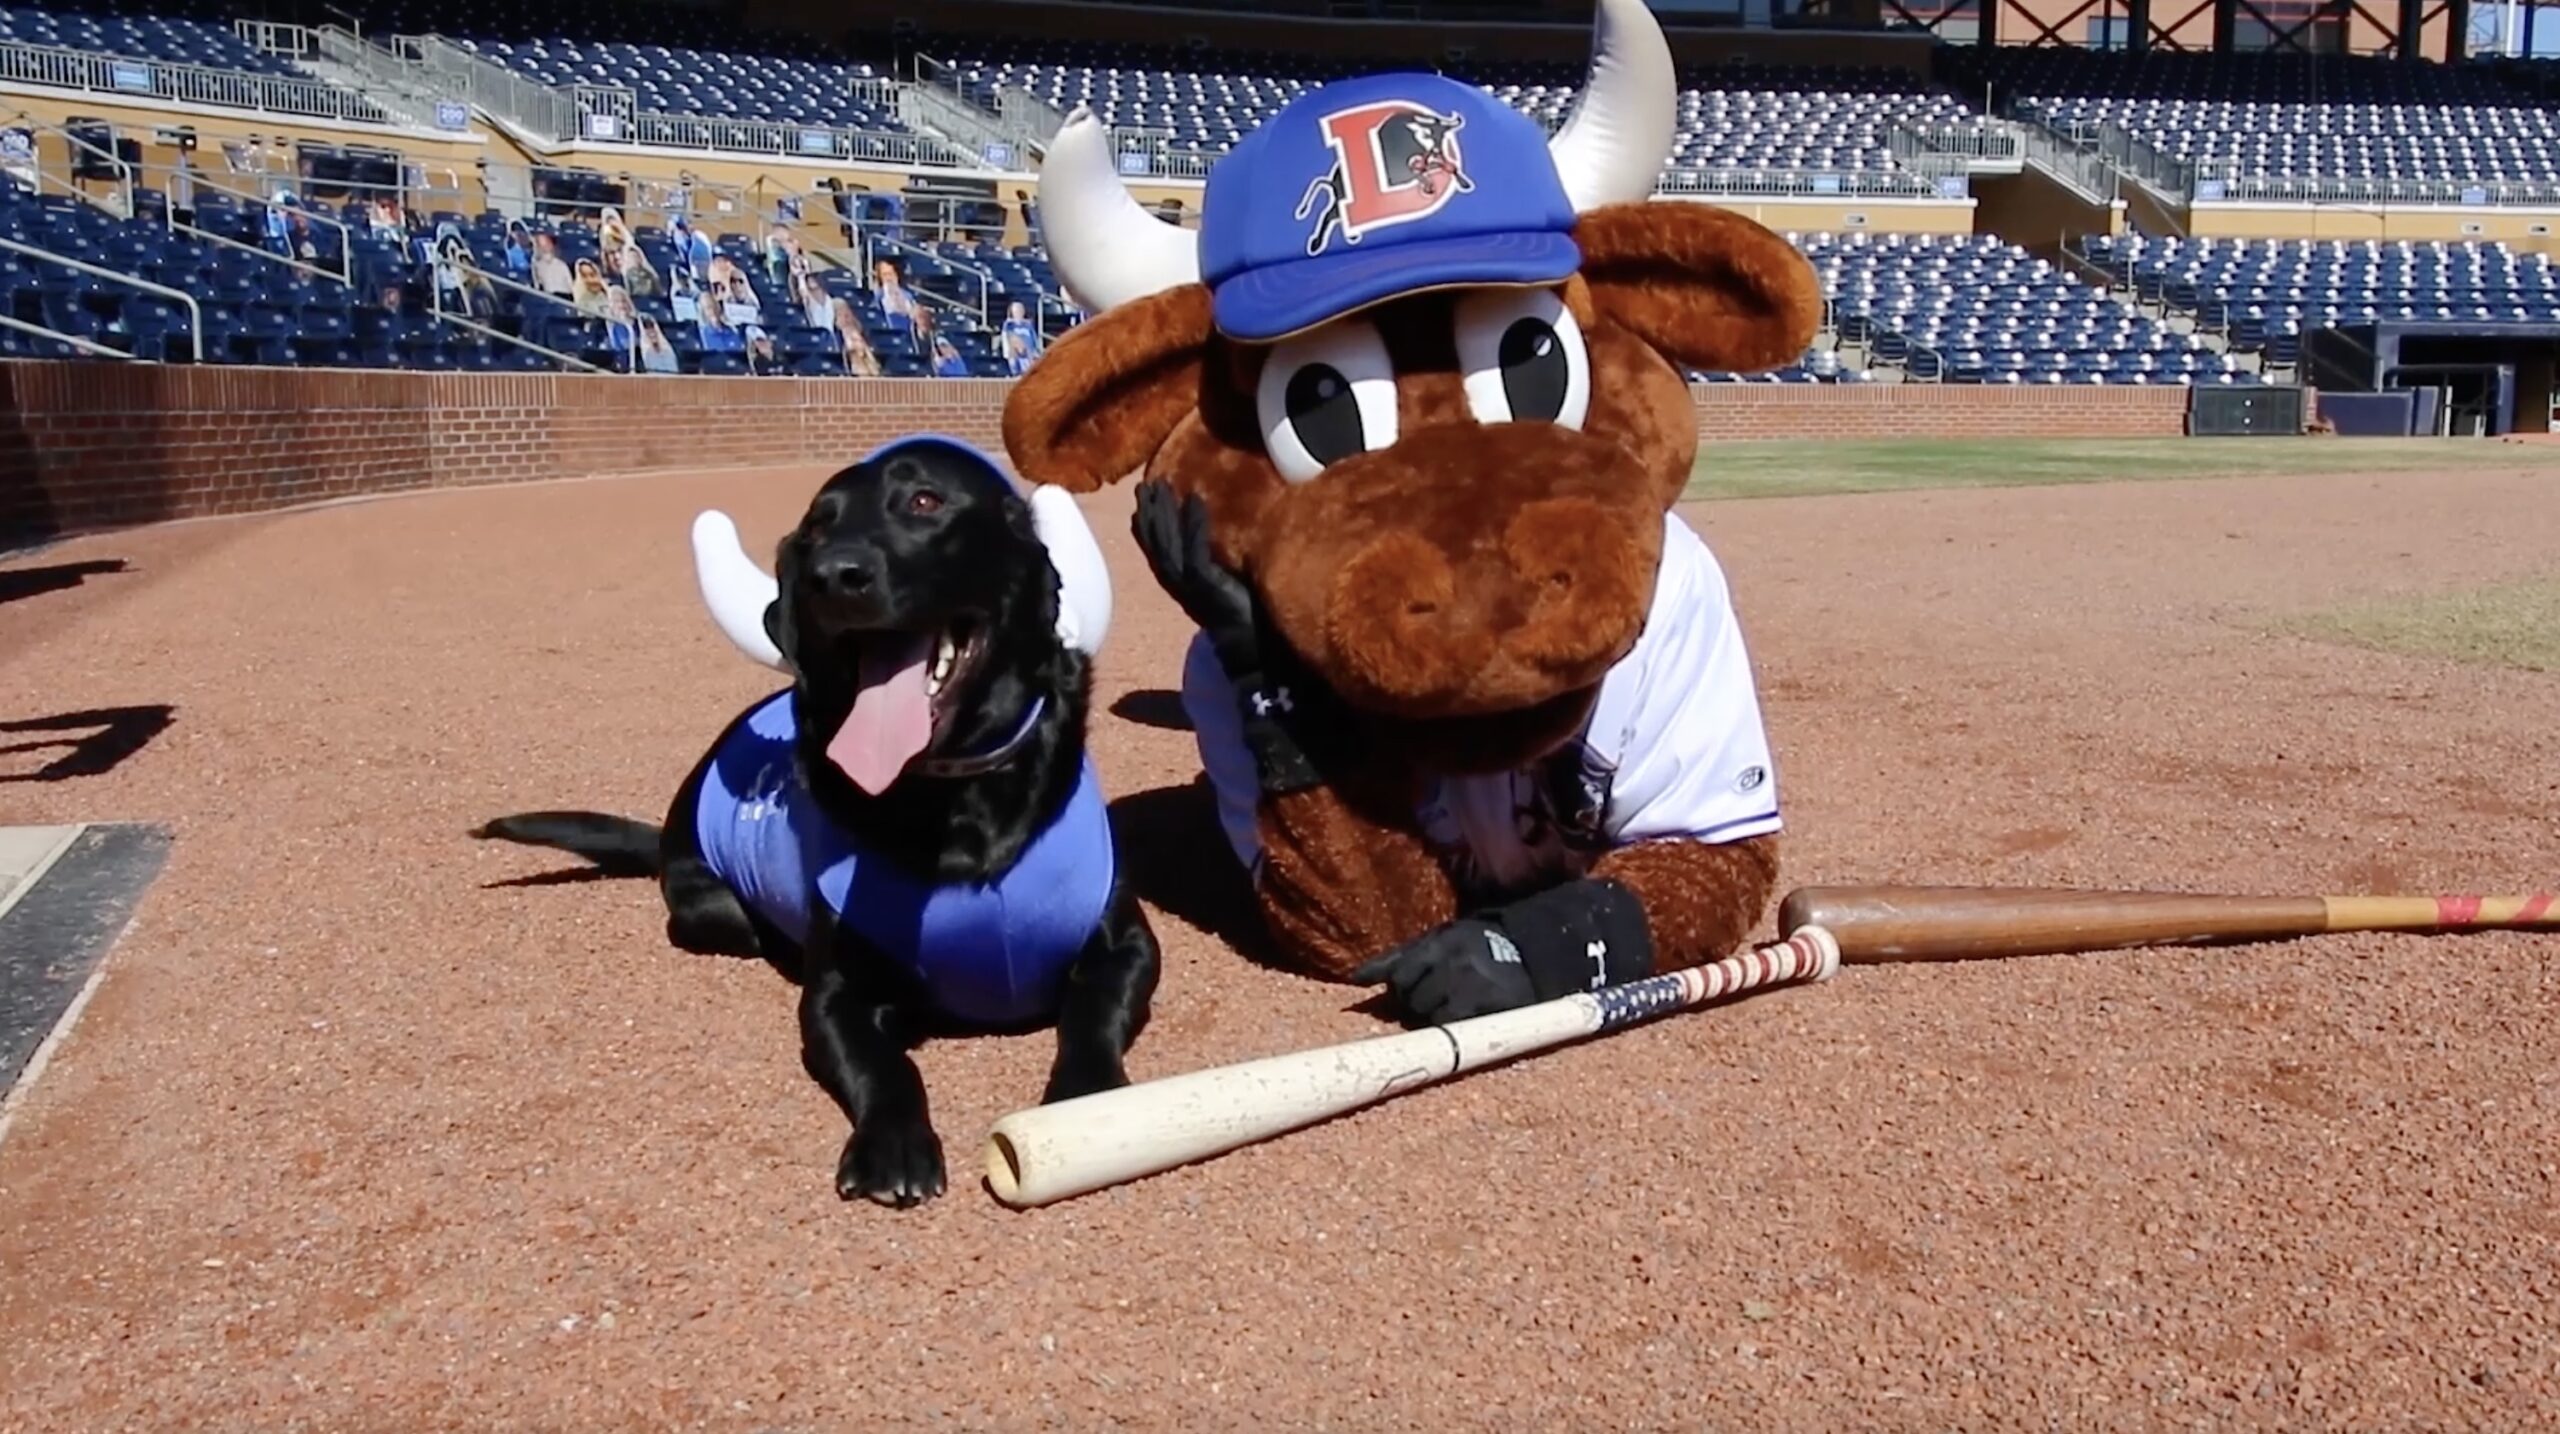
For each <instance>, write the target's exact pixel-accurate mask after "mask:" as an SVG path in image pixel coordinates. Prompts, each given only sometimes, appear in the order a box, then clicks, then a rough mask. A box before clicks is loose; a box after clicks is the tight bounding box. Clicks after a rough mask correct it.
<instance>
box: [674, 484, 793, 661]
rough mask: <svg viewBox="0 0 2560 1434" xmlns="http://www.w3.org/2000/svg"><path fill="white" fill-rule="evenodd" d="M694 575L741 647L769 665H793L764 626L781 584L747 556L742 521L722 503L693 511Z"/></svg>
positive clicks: (714, 616)
mask: <svg viewBox="0 0 2560 1434" xmlns="http://www.w3.org/2000/svg"><path fill="white" fill-rule="evenodd" d="M693 580H694V581H695V582H697V583H699V584H701V586H702V605H703V606H704V607H707V608H709V609H711V620H712V621H713V622H715V623H718V624H719V625H720V631H721V633H722V634H724V635H725V636H726V637H727V638H728V639H729V640H730V641H731V642H734V643H736V644H737V645H738V650H739V651H740V652H743V653H745V654H746V655H747V656H749V657H752V658H754V659H755V660H756V661H758V662H761V663H763V664H764V665H765V666H767V667H775V668H781V669H782V670H783V671H785V672H788V671H790V670H791V669H790V668H789V667H788V666H787V665H785V664H784V662H783V660H782V650H781V649H780V648H778V647H775V646H774V645H773V638H772V637H771V636H770V635H768V634H767V633H766V632H765V630H764V609H765V605H766V604H767V603H770V602H772V601H773V600H774V598H775V596H776V595H778V594H779V593H780V592H781V589H780V588H779V587H777V586H776V585H775V583H774V581H773V577H772V575H771V574H769V573H767V572H766V571H765V570H764V569H762V568H760V567H757V566H756V563H755V559H753V558H750V557H748V556H747V551H746V549H745V548H744V547H743V546H741V545H740V544H739V542H738V525H737V524H735V523H733V522H730V521H729V515H728V514H726V513H723V512H721V511H720V510H719V509H717V508H705V509H704V510H702V511H701V512H700V513H697V514H695V515H694V519H693Z"/></svg>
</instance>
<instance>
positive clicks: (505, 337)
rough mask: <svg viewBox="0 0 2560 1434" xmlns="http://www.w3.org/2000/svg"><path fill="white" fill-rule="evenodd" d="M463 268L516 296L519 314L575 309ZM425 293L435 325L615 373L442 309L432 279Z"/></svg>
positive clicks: (473, 267) (566, 364)
mask: <svg viewBox="0 0 2560 1434" xmlns="http://www.w3.org/2000/svg"><path fill="white" fill-rule="evenodd" d="M462 268H463V271H464V272H465V273H466V274H468V275H469V276H471V277H472V278H477V279H484V280H487V281H488V283H489V286H490V287H491V288H493V289H506V290H510V291H512V292H514V293H516V294H517V295H519V296H520V297H519V298H518V299H517V300H516V307H517V309H518V310H519V311H521V312H523V313H525V314H527V315H531V314H537V313H540V312H542V311H543V309H544V308H549V307H554V306H559V307H574V306H571V305H569V303H568V301H567V300H565V299H562V298H561V297H560V296H559V295H557V294H546V293H544V292H543V291H542V290H540V289H536V288H533V287H531V286H529V285H525V284H519V283H517V282H516V281H515V280H513V279H510V278H508V277H507V276H506V275H504V274H493V273H491V272H489V271H488V270H487V269H484V268H482V267H480V265H479V264H477V263H468V264H465V265H463V266H462ZM427 293H428V295H429V298H428V301H427V303H428V312H429V313H431V314H433V315H434V316H435V320H436V322H437V323H440V324H450V325H452V326H453V327H455V328H458V329H468V330H470V331H471V332H473V333H475V334H483V335H486V336H488V337H489V338H493V339H497V340H500V341H502V342H505V343H510V344H513V345H515V346H516V347H517V348H520V349H525V350H527V351H529V352H532V353H535V354H539V355H541V356H542V357H544V358H546V359H549V360H550V361H552V362H553V363H556V364H559V365H560V366H561V367H563V368H571V369H580V370H583V371H585V372H587V373H603V374H610V373H613V372H615V370H613V369H609V368H600V367H598V366H597V365H595V364H591V363H589V362H587V361H586V360H585V359H582V358H579V357H577V356H576V355H574V354H565V353H562V352H560V351H559V350H558V349H555V348H550V347H547V346H545V345H542V344H538V343H535V342H534V341H533V340H531V339H528V338H524V337H521V336H519V335H516V334H511V333H508V332H507V331H506V330H504V329H501V328H497V327H495V326H493V325H490V324H484V323H482V322H480V321H479V320H478V319H475V318H473V317H471V316H470V315H469V314H467V313H456V312H454V311H453V310H452V309H449V308H447V307H445V301H444V294H445V290H444V285H442V284H439V283H435V282H433V281H432V279H430V281H429V283H428V284H427ZM527 300H531V304H528V303H527ZM537 306H539V307H537ZM632 372H633V373H634V374H638V373H641V372H642V370H641V369H640V368H639V366H638V365H637V364H634V365H633V367H632Z"/></svg>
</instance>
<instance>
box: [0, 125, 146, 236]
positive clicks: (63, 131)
mask: <svg viewBox="0 0 2560 1434" xmlns="http://www.w3.org/2000/svg"><path fill="white" fill-rule="evenodd" d="M21 122H26V123H27V125H28V128H29V130H30V131H31V132H32V133H34V134H38V135H47V134H49V135H54V136H57V137H58V138H60V139H61V140H62V142H63V145H64V146H65V147H66V148H69V149H73V150H77V151H79V152H80V153H82V154H86V155H89V156H91V157H92V158H96V159H103V160H105V161H106V162H107V163H109V164H111V165H114V166H115V170H116V175H117V177H118V182H119V183H121V184H122V185H123V186H124V217H126V218H128V219H130V218H132V217H133V187H134V185H133V166H132V165H131V164H129V163H127V162H126V160H125V158H124V156H123V155H120V154H117V153H115V152H114V151H112V150H106V149H100V148H99V147H98V146H96V145H94V144H91V143H90V142H89V141H87V140H85V139H82V138H81V137H80V136H78V135H76V134H73V133H72V132H71V129H70V127H69V126H67V125H59V124H55V123H53V122H51V121H49V120H43V119H38V118H37V117H36V116H35V115H34V114H32V113H30V112H29V111H26V110H20V111H18V112H17V113H16V114H15V115H12V116H11V117H10V123H12V124H17V123H21ZM49 177H50V176H48V175H47V174H46V173H45V170H44V163H43V157H42V156H41V155H39V156H37V162H36V181H37V183H36V189H37V191H38V192H42V191H43V189H44V183H43V181H44V180H45V179H47V178H49ZM54 183H56V184H59V185H61V186H62V187H63V188H64V189H65V190H67V191H68V192H70V193H71V194H72V195H74V196H76V197H78V198H80V199H83V200H87V201H88V202H89V203H92V204H94V203H96V202H97V201H96V200H94V199H90V198H89V193H88V191H87V190H84V189H82V188H81V187H80V186H79V185H78V184H75V183H73V182H72V181H71V180H69V179H55V180H54Z"/></svg>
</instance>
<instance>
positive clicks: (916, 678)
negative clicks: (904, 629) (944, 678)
mask: <svg viewBox="0 0 2560 1434" xmlns="http://www.w3.org/2000/svg"><path fill="white" fill-rule="evenodd" d="M932 655H933V641H932V639H931V638H928V637H916V638H913V639H907V638H905V637H903V636H901V635H888V634H884V635H883V636H882V637H881V639H880V640H878V641H876V642H867V643H865V644H863V650H862V662H861V668H860V672H859V674H858V680H859V681H860V682H861V684H862V686H861V690H860V692H859V693H857V694H856V695H855V697H854V699H853V711H852V712H851V713H849V714H848V715H847V716H846V717H845V719H844V725H843V726H841V727H839V728H837V729H836V735H835V737H834V738H833V739H832V740H831V741H829V742H828V743H827V760H828V761H830V762H833V763H835V764H836V767H837V769H838V770H840V771H842V772H843V773H844V774H845V775H846V776H847V777H850V778H852V779H853V784H854V785H855V786H857V787H860V788H862V789H863V790H864V791H866V792H869V793H870V794H872V795H873V796H875V797H876V796H878V795H880V794H881V793H882V792H884V791H887V790H888V788H889V784H890V783H891V782H894V781H896V780H898V773H899V772H901V771H903V770H905V768H906V765H907V763H908V762H909V761H911V760H913V759H914V757H915V755H916V754H917V753H918V752H921V751H923V750H924V746H925V743H927V742H930V741H932V740H933V702H932V699H931V698H929V697H927V696H926V695H925V690H924V664H925V659H926V658H928V657H930V656H932Z"/></svg>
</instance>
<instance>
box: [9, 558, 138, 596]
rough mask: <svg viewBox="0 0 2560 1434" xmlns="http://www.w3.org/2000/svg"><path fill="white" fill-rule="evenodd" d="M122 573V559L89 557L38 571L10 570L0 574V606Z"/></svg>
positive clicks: (34, 569) (33, 569) (54, 564)
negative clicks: (106, 574) (104, 575)
mask: <svg viewBox="0 0 2560 1434" xmlns="http://www.w3.org/2000/svg"><path fill="white" fill-rule="evenodd" d="M123 571H125V561H124V559H122V558H90V559H87V560H85V561H82V562H76V563H52V564H49V565H47V566H44V567H40V568H12V569H9V570H7V571H0V603H12V602H17V601H20V600H22V599H25V598H31V597H41V596H43V595H44V594H46V593H58V592H61V591H63V590H64V589H66V588H76V587H78V586H80V585H81V584H82V583H83V582H86V581H87V580H89V579H90V578H93V577H96V576H98V575H99V574H101V573H120V572H123Z"/></svg>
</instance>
